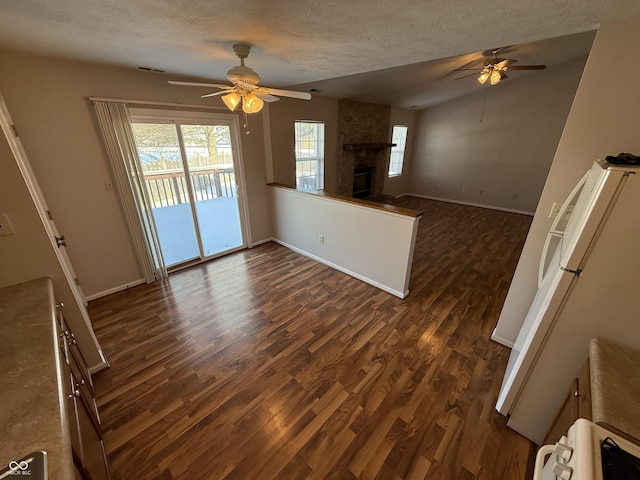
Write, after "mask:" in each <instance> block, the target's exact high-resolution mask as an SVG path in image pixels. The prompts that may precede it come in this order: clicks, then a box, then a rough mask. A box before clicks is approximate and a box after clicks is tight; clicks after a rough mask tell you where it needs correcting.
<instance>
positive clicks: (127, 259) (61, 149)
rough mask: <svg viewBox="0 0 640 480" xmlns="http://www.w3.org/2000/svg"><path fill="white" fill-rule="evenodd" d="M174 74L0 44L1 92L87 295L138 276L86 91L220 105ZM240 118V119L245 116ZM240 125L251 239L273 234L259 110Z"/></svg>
mask: <svg viewBox="0 0 640 480" xmlns="http://www.w3.org/2000/svg"><path fill="white" fill-rule="evenodd" d="M171 78H174V77H172V76H171V75H169V74H166V75H160V74H155V73H148V72H141V71H137V70H135V69H134V68H131V69H126V68H116V67H109V66H102V65H94V64H89V63H82V62H73V61H66V60H58V59H52V58H47V57H40V56H35V55H29V54H25V53H19V52H14V51H10V50H0V92H2V93H3V95H4V97H5V99H6V102H7V105H8V107H9V111H10V112H11V115H12V116H13V119H14V121H15V123H16V125H17V128H18V131H19V134H20V136H21V138H22V142H23V144H24V147H25V150H26V152H27V155H28V156H29V159H30V161H31V164H32V166H33V170H34V171H35V174H36V176H37V178H38V180H39V181H40V184H41V187H42V190H43V193H44V195H45V197H46V199H47V202H48V204H49V207H50V209H51V211H52V213H53V216H54V218H55V221H56V223H57V225H58V227H59V229H60V231H61V233H63V234H64V235H65V237H66V238H67V243H68V252H69V256H70V257H71V261H72V263H73V265H74V268H75V270H76V273H77V275H78V278H79V279H80V282H81V284H82V287H83V289H84V292H85V294H86V295H88V296H91V295H95V294H97V293H100V292H104V291H109V290H111V289H114V288H118V287H121V286H125V285H127V284H129V283H132V282H135V281H138V280H139V279H140V278H142V274H141V272H140V270H139V267H138V264H137V260H136V258H135V254H134V250H133V248H132V245H131V240H130V237H129V233H128V230H127V228H126V225H125V222H124V218H123V215H122V213H121V209H120V205H119V200H118V198H117V194H116V192H115V191H111V190H107V189H106V188H105V180H109V179H110V171H109V167H108V161H107V159H106V156H105V153H104V151H103V147H102V144H101V139H100V137H99V133H98V130H97V128H96V124H95V120H94V116H93V111H92V106H91V103H90V102H89V100H88V98H87V97H89V96H97V97H109V98H118V99H133V100H145V101H156V102H169V103H183V104H200V105H220V106H221V107H220V108H221V110H220V111H224V112H228V110H226V108H225V107H224V106H223V105H222V102H221V101H220V100H219V99H217V98H216V99H207V100H203V99H200V95H201V94H202V93H205V92H203V91H202V90H201V89H197V88H188V87H176V86H171V85H168V84H167V79H171ZM242 123H243V122H242V121H241V124H242ZM249 128H250V130H251V134H250V135H242V137H243V138H242V140H243V141H242V153H243V156H244V162H245V175H246V182H247V185H246V188H245V192H246V193H247V196H248V200H249V210H250V222H251V224H250V226H251V231H252V240H253V241H254V242H258V241H260V240H264V239H267V238H269V237H270V235H271V232H270V223H269V218H268V217H269V213H268V211H267V207H266V205H267V203H268V202H267V197H266V195H267V190H266V186H265V184H266V168H265V150H264V141H263V127H262V120H261V115H253V116H251V117H250V119H249Z"/></svg>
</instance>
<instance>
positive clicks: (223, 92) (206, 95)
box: [200, 90, 228, 98]
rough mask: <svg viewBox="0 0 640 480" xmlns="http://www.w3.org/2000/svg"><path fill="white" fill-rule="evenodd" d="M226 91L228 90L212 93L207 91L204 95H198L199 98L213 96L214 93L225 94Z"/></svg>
mask: <svg viewBox="0 0 640 480" xmlns="http://www.w3.org/2000/svg"><path fill="white" fill-rule="evenodd" d="M227 92H228V90H220V91H219V92H213V93H207V94H205V95H200V98H208V97H215V96H216V95H223V94H225V93H227Z"/></svg>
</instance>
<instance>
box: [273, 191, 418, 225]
mask: <svg viewBox="0 0 640 480" xmlns="http://www.w3.org/2000/svg"><path fill="white" fill-rule="evenodd" d="M267 186H269V187H273V188H283V189H287V190H293V191H294V192H299V193H301V194H303V195H315V196H317V197H325V198H330V199H332V200H337V201H340V202H344V203H350V204H353V205H358V206H360V207H368V208H373V209H375V210H380V211H383V212H387V213H396V214H398V215H404V216H405V217H410V218H417V219H419V218H421V217H422V215H423V212H421V211H420V210H413V209H410V208H405V207H398V206H396V205H390V204H388V203H382V202H376V201H373V200H366V199H362V198H355V197H345V196H344V195H338V194H335V193H327V192H325V191H323V190H298V189H296V188H295V187H291V186H289V185H285V184H283V183H276V182H274V183H268V184H267Z"/></svg>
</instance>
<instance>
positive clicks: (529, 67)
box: [505, 65, 547, 70]
mask: <svg viewBox="0 0 640 480" xmlns="http://www.w3.org/2000/svg"><path fill="white" fill-rule="evenodd" d="M545 68H547V66H546V65H517V66H516V65H514V66H511V65H507V66H506V67H505V69H506V70H544V69H545Z"/></svg>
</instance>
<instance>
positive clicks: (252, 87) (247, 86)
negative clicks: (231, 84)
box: [235, 80, 258, 90]
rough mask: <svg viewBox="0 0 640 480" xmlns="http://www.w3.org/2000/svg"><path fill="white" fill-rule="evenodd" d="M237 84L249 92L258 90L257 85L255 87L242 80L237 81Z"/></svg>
mask: <svg viewBox="0 0 640 480" xmlns="http://www.w3.org/2000/svg"><path fill="white" fill-rule="evenodd" d="M235 84H236V85H238V86H239V87H242V88H245V89H247V90H255V89H256V88H258V86H257V85H254V84H253V83H247V82H243V81H242V80H237V81H236V82H235Z"/></svg>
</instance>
